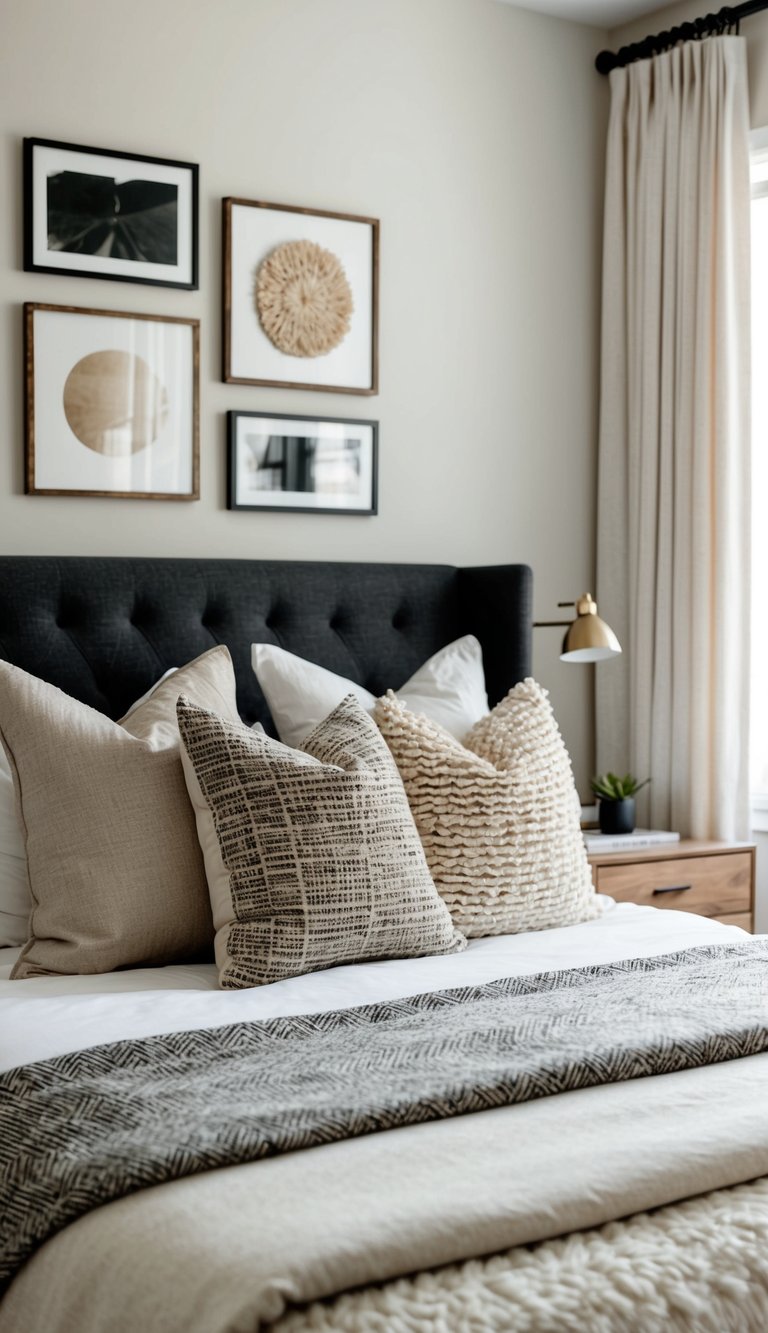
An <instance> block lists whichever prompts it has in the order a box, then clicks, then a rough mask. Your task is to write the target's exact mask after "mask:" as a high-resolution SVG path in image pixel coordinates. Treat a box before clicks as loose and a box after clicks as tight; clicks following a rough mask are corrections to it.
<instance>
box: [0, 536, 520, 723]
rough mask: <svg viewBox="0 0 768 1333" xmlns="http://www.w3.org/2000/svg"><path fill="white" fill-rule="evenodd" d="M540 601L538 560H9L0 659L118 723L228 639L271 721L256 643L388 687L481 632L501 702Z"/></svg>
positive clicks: (257, 711) (249, 711)
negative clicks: (255, 664)
mask: <svg viewBox="0 0 768 1333" xmlns="http://www.w3.org/2000/svg"><path fill="white" fill-rule="evenodd" d="M531 599H532V576H531V571H530V569H529V568H528V566H527V565H495V566H488V567H483V568H469V569H456V568H454V567H453V566H450V565H376V564H331V563H328V564H324V563H310V562H304V561H290V560H208V559H203V560H181V559H154V558H139V559H132V558H123V557H110V558H104V559H102V558H100V557H96V556H65V557H60V558H59V557H52V556H0V657H4V658H5V659H6V660H7V661H9V662H14V663H15V664H16V665H17V666H20V667H23V668H24V670H25V671H29V672H31V673H33V674H34V675H36V676H41V677H43V679H45V680H48V681H51V682H52V683H53V684H54V685H58V686H59V687H60V688H61V689H63V690H66V692H67V693H68V694H71V695H74V696H75V697H76V698H78V699H81V700H83V702H84V703H87V704H91V705H92V706H93V707H94V708H98V709H100V710H101V711H102V712H104V713H109V714H110V715H111V716H112V717H120V716H121V715H122V714H123V713H124V712H125V711H126V709H127V708H128V707H129V706H130V704H131V703H132V702H133V701H134V700H135V699H136V698H138V696H139V695H140V694H142V693H143V692H144V691H145V690H147V689H149V687H150V686H151V685H152V684H153V683H154V681H155V680H157V678H158V676H160V675H161V674H162V672H163V671H164V670H166V669H167V668H168V667H171V666H182V665H183V664H184V663H185V662H188V661H190V660H191V659H192V658H193V657H196V656H197V655H198V654H199V653H202V652H205V650H206V649H207V648H210V647H212V646H213V644H215V643H225V644H226V645H227V646H228V648H229V649H230V651H231V653H232V657H233V659H234V663H235V670H236V673H237V682H238V697H239V704H240V711H241V713H242V716H243V717H244V719H245V720H246V721H247V722H253V721H255V720H256V719H257V718H258V719H260V720H261V721H262V722H264V723H265V725H270V719H269V714H268V712H267V708H266V704H265V702H264V699H263V696H262V694H261V692H260V690H259V688H258V686H257V684H256V678H255V677H254V675H253V673H252V671H251V666H250V645H251V643H253V642H255V641H260V642H266V643H278V644H280V645H281V646H282V647H284V648H287V649H288V650H289V651H290V652H292V653H298V654H299V655H300V656H301V657H306V658H309V659H311V660H312V661H314V662H319V663H320V665H321V666H324V667H328V668H329V669H330V670H331V671H337V672H339V674H341V675H343V676H346V677H348V678H349V679H352V680H355V681H357V682H358V683H359V684H362V685H365V686H366V687H367V688H368V689H370V690H372V691H373V692H374V693H381V692H382V691H383V690H385V689H386V688H387V687H389V686H393V687H397V686H398V685H401V684H402V683H403V681H405V680H407V678H408V677H409V676H410V675H411V674H412V673H413V672H414V671H415V670H416V668H417V667H418V666H420V665H421V663H422V662H423V661H424V660H425V659H426V658H427V657H429V656H431V654H432V653H434V652H436V651H437V649H438V648H440V647H442V646H443V644H445V643H450V641H451V640H452V639H455V638H458V636H459V635H461V634H468V633H473V634H476V635H477V637H478V639H479V640H480V642H481V644H482V645H483V656H484V660H485V671H486V679H487V682H488V693H489V696H490V699H491V703H495V702H496V701H497V700H498V699H500V698H501V697H502V696H503V695H504V694H505V693H506V691H507V690H508V689H509V687H510V686H511V685H514V684H515V682H516V681H518V680H522V679H523V677H524V676H526V675H529V674H530V656H531V618H532V616H531V612H532V600H531Z"/></svg>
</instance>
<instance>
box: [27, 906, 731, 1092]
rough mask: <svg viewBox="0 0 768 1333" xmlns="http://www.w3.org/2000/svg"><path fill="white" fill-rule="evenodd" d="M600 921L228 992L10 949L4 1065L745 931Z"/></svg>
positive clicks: (683, 921) (183, 974) (212, 982)
mask: <svg viewBox="0 0 768 1333" xmlns="http://www.w3.org/2000/svg"><path fill="white" fill-rule="evenodd" d="M603 901H604V904H605V907H606V910H605V912H604V914H603V915H602V916H601V917H598V918H597V919H596V920H595V921H588V922H585V923H584V924H583V925H580V926H568V927H563V928H562V929H559V930H544V931H535V932H532V933H530V934H524V935H498V936H491V937H489V938H487V939H478V940H471V941H470V944H469V948H468V949H467V950H466V951H465V952H464V953H459V954H447V955H443V956H440V957H435V958H410V959H401V960H394V961H389V962H378V963H360V964H356V965H353V966H347V967H335V968H331V969H329V970H328V971H325V972H314V973H310V974H309V975H308V976H302V977H294V978H292V979H291V980H289V981H278V982H275V983H273V984H272V985H270V986H262V987H258V988H255V989H251V990H238V991H220V990H218V989H217V984H216V968H215V967H214V965H213V964H210V965H208V964H200V965H197V966H185V967H179V966H176V967H158V968H134V969H130V970H127V971H124V972H109V973H102V974H100V975H96V976H77V977H32V978H30V979H28V980H26V981H10V980H9V979H8V978H9V974H10V970H11V967H12V965H13V961H14V959H15V958H16V956H17V955H18V952H19V951H18V950H16V949H0V1015H2V1019H1V1021H0V1070H6V1069H12V1068H14V1067H15V1066H16V1065H21V1064H27V1063H30V1062H31V1061H34V1060H45V1059H48V1058H49V1057H51V1056H54V1055H62V1054H64V1053H66V1052H68V1051H74V1050H78V1049H82V1048H85V1047H87V1046H94V1045H97V1044H100V1043H102V1042H110V1041H119V1040H122V1039H124V1038H129V1037H145V1036H151V1035H156V1034H159V1033H164V1032H178V1031H184V1030H189V1029H192V1028H211V1027H218V1026H220V1025H223V1024H225V1023H234V1022H240V1021H251V1020H259V1019H265V1018H274V1017H277V1016H279V1015H284V1014H301V1013H305V1014H306V1013H320V1012H323V1011H326V1010H331V1009H344V1008H349V1007H351V1006H353V1005H359V1004H367V1003H374V1002H377V1001H382V1000H392V999H398V998H401V997H403V996H405V995H416V994H419V993H421V992H424V991H429V990H444V989H446V988H448V987H451V986H467V985H478V984H481V983H483V982H486V981H494V980H497V979H498V978H500V977H509V976H522V975H525V974H531V973H534V972H547V971H553V970H558V969H561V968H568V967H582V966H586V965H587V964H590V963H609V962H616V961H619V960H620V959H623V958H640V957H644V956H653V955H657V954H663V953H671V952H674V951H675V950H677V949H685V948H689V947H691V946H694V945H699V944H710V943H715V942H726V941H728V940H729V939H733V940H738V939H743V938H744V937H745V932H744V931H743V930H741V929H740V928H739V927H738V926H723V925H721V924H720V923H719V922H717V921H710V920H708V919H707V918H705V917H700V916H695V915H694V914H692V913H690V912H674V911H659V910H657V909H656V908H654V907H638V906H636V905H635V904H633V903H618V904H616V903H614V902H613V900H612V899H610V898H605V899H604V900H603Z"/></svg>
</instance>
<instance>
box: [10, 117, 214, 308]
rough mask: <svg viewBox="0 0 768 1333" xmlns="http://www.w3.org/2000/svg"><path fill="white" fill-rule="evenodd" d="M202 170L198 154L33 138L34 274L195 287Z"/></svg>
mask: <svg viewBox="0 0 768 1333" xmlns="http://www.w3.org/2000/svg"><path fill="white" fill-rule="evenodd" d="M89 159H90V160H91V162H90V165H91V170H89ZM119 162H122V163H124V164H125V165H124V171H123V178H122V179H121V178H120V173H119V171H118V168H117V164H118V163H119ZM112 163H114V164H115V171H114V174H113V175H111V174H110V171H111V166H112ZM142 168H145V169H146V168H148V169H149V170H145V171H144V174H143V177H142V176H140V175H131V174H130V173H131V172H132V171H134V170H138V171H139V172H141V170H142ZM199 174H200V169H199V167H198V166H197V164H196V163H194V162H179V161H176V160H174V159H172V158H162V157H149V156H147V155H146V154H143V153H124V152H120V151H118V150H116V149H113V148H90V147H86V146H84V145H82V144H72V143H63V142H61V141H59V140H57V139H34V138H27V139H25V140H24V269H25V272H28V273H59V274H64V275H65V276H67V277H78V278H79V277H88V278H105V279H107V280H108V281H111V282H139V283H144V284H146V285H148V286H152V287H177V288H182V289H184V290H186V291H196V290H197V289H198V281H199V271H198V270H199V255H198V250H199V191H200V181H199ZM89 178H90V186H89ZM52 228H56V231H55V233H54V232H52ZM52 235H55V237H56V241H57V244H55V245H51V237H52ZM107 247H109V248H107ZM112 250H115V251H117V253H112ZM62 256H63V257H64V258H62Z"/></svg>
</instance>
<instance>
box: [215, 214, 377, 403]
mask: <svg viewBox="0 0 768 1333" xmlns="http://www.w3.org/2000/svg"><path fill="white" fill-rule="evenodd" d="M222 204H223V235H224V244H223V264H224V272H223V298H224V299H223V367H222V378H223V379H224V381H225V383H227V384H256V385H261V386H264V387H267V388H283V389H312V390H315V391H318V392H321V393H351V394H361V395H373V394H376V393H378V391H379V350H378V323H379V245H380V240H379V222H378V220H377V219H376V218H369V217H359V216H357V215H356V214H352V213H333V212H329V211H327V210H322V209H312V208H299V207H296V206H294V205H292V204H269V203H263V202H261V201H258V200H253V199H236V198H229V199H224V200H223V201H222ZM301 265H304V267H303V269H302V267H301ZM304 277H307V278H308V280H309V282H310V283H311V284H312V285H311V288H309V289H307V290H305V292H304V293H303V294H302V296H301V302H302V303H303V304H305V305H308V307H309V309H308V311H298V312H297V308H296V307H297V304H298V302H297V300H296V298H295V291H296V287H295V284H296V282H297V281H302V280H303V278H304ZM268 280H269V282H270V289H269V291H267V290H266V284H267V281H268ZM291 284H293V291H294V295H292V294H291ZM318 291H319V295H320V300H319V301H318V305H317V307H314V305H313V303H314V301H315V294H316V293H317V292H318ZM291 301H293V306H292V308H291V307H290V306H289V303H290V302H291ZM313 310H314V316H313ZM313 317H314V320H315V323H314V324H313V323H312V319H313ZM301 320H304V321H305V324H304V328H303V329H302V327H301ZM307 320H309V321H310V323H309V325H308V326H307V324H306V321H307ZM305 335H307V336H306V337H305Z"/></svg>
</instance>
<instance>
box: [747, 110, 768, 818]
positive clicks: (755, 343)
mask: <svg viewBox="0 0 768 1333" xmlns="http://www.w3.org/2000/svg"><path fill="white" fill-rule="evenodd" d="M751 158H752V700H751V709H752V712H751V726H750V732H751V773H750V782H751V787H752V805H753V809H754V810H756V811H758V812H759V814H758V815H756V816H755V817H754V819H753V825H754V827H756V828H765V829H766V830H768V597H767V594H768V521H766V512H767V510H768V503H767V502H768V129H764V130H755V131H754V133H753V134H752V154H751Z"/></svg>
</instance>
